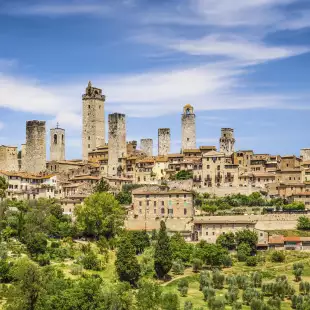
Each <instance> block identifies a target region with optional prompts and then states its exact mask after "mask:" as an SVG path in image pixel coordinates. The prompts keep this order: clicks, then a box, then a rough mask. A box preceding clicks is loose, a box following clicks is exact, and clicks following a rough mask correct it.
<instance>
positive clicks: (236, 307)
mask: <svg viewBox="0 0 310 310" xmlns="http://www.w3.org/2000/svg"><path fill="white" fill-rule="evenodd" d="M231 308H232V310H241V309H242V303H241V302H240V301H236V302H234V303H233V304H232V307H231Z"/></svg>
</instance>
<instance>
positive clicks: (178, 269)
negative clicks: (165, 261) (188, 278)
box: [171, 259, 185, 274]
mask: <svg viewBox="0 0 310 310" xmlns="http://www.w3.org/2000/svg"><path fill="white" fill-rule="evenodd" d="M184 269H185V267H184V265H183V262H182V261H181V260H180V259H177V260H175V261H173V262H172V267H171V271H172V272H173V273H174V274H184Z"/></svg>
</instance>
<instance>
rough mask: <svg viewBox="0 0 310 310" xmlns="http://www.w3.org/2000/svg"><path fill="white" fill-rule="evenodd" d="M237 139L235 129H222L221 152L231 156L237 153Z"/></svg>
mask: <svg viewBox="0 0 310 310" xmlns="http://www.w3.org/2000/svg"><path fill="white" fill-rule="evenodd" d="M235 142H236V140H235V138H234V130H233V128H222V129H221V138H220V152H222V153H224V154H225V155H227V156H230V155H231V154H232V153H233V152H234V151H235Z"/></svg>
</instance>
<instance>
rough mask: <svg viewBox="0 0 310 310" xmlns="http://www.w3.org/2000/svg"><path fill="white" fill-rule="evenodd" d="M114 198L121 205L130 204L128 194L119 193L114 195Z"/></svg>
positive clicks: (130, 200) (129, 194) (130, 198)
mask: <svg viewBox="0 0 310 310" xmlns="http://www.w3.org/2000/svg"><path fill="white" fill-rule="evenodd" d="M115 198H116V200H117V201H118V202H119V203H120V204H121V205H130V204H131V203H132V196H131V193H130V192H125V191H121V192H119V193H117V194H116V196H115Z"/></svg>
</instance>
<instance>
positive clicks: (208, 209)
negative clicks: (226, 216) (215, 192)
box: [201, 204, 218, 215]
mask: <svg viewBox="0 0 310 310" xmlns="http://www.w3.org/2000/svg"><path fill="white" fill-rule="evenodd" d="M201 209H202V211H204V212H206V213H210V214H212V215H213V214H214V213H215V212H216V211H217V209H218V207H217V206H216V205H209V204H204V205H203V206H202V207H201Z"/></svg>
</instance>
